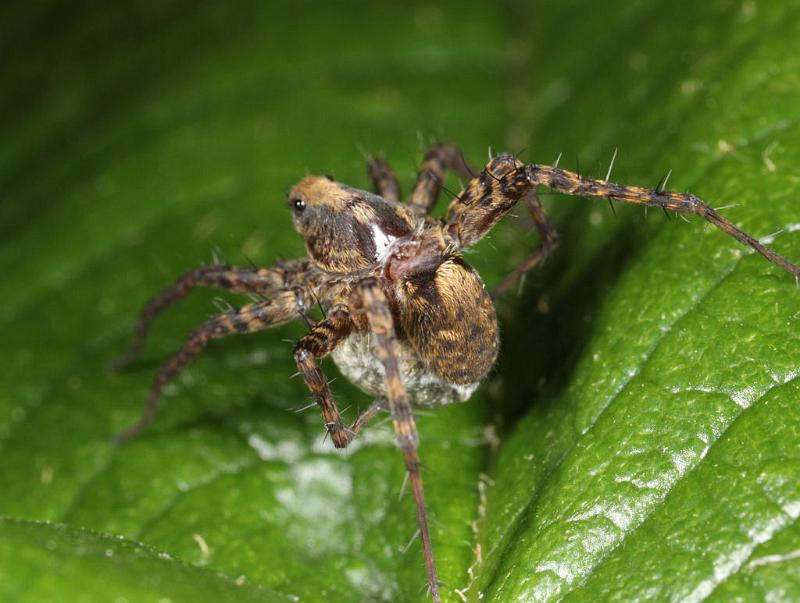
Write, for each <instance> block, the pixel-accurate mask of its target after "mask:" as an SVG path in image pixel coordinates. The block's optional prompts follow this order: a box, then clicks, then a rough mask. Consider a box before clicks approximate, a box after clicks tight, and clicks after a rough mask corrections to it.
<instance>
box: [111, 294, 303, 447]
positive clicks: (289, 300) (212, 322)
mask: <svg viewBox="0 0 800 603" xmlns="http://www.w3.org/2000/svg"><path fill="white" fill-rule="evenodd" d="M301 312H302V306H301V304H300V303H299V302H298V297H297V294H296V292H294V291H282V292H279V293H277V294H275V295H274V296H273V297H271V298H270V299H266V300H264V301H260V302H256V303H252V304H248V305H246V306H243V307H242V308H240V309H239V310H231V311H229V312H225V313H223V314H219V315H217V316H215V317H213V318H211V319H209V320H208V321H206V322H205V323H204V324H203V326H201V327H200V328H198V329H196V330H195V331H194V332H193V333H192V334H191V335H190V336H189V338H188V339H187V340H186V343H184V344H183V347H182V348H181V349H180V350H179V351H178V353H177V354H175V355H174V356H173V357H172V358H171V359H170V360H169V361H168V362H167V363H166V364H164V366H162V367H161V370H160V371H159V372H158V373H157V374H156V376H155V378H154V379H153V384H152V386H151V388H150V395H149V397H148V399H147V404H146V405H145V407H144V410H143V412H142V415H141V417H140V418H139V420H138V421H137V422H136V423H135V424H134V425H132V426H131V427H129V428H128V429H126V430H125V431H123V432H122V433H120V434H119V435H117V436H116V437H115V438H114V440H115V442H117V443H123V442H126V441H127V440H130V439H131V438H133V437H135V436H136V435H138V434H139V433H141V432H142V430H143V429H145V428H146V427H147V426H148V425H150V423H152V422H153V419H154V418H155V415H156V412H157V411H158V406H159V402H160V400H161V392H162V390H163V389H164V386H165V385H166V384H167V383H169V382H170V381H171V380H172V379H174V378H175V377H176V376H177V375H178V374H179V373H180V372H181V371H182V370H183V369H184V368H186V365H188V364H189V363H190V362H191V361H192V360H194V359H195V357H196V356H197V355H198V354H200V352H202V351H203V349H205V347H206V345H207V344H208V342H209V341H211V340H212V339H218V338H220V337H225V336H226V335H235V334H237V333H255V332H256V331H263V330H264V329H268V328H270V327H274V326H277V325H280V324H283V323H285V322H288V321H290V320H293V319H295V318H298V317H299V316H300V313H301Z"/></svg>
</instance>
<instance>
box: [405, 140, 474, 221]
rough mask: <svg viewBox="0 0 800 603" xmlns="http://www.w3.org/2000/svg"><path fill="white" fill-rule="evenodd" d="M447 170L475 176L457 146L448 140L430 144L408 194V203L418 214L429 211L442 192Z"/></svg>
mask: <svg viewBox="0 0 800 603" xmlns="http://www.w3.org/2000/svg"><path fill="white" fill-rule="evenodd" d="M447 170H455V171H456V172H457V173H459V174H461V175H462V176H463V177H464V178H470V179H471V178H473V177H474V176H475V172H474V171H473V170H472V168H470V166H469V164H468V163H467V162H466V160H465V159H464V155H463V153H462V152H461V149H459V148H458V146H456V145H454V144H452V143H449V142H441V143H439V144H436V145H434V146H432V147H431V148H430V149H429V150H428V152H427V153H425V158H424V159H423V161H422V167H420V170H419V173H418V174H417V181H416V182H415V183H414V187H413V188H412V189H411V193H409V195H408V204H409V205H410V206H411V208H412V209H414V210H415V211H417V212H418V213H420V214H428V213H430V211H431V210H432V209H433V207H434V205H436V201H437V199H438V198H439V194H440V193H441V192H442V186H443V184H444V179H445V177H446V175H447Z"/></svg>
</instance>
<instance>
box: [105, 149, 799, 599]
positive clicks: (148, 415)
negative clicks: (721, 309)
mask: <svg viewBox="0 0 800 603" xmlns="http://www.w3.org/2000/svg"><path fill="white" fill-rule="evenodd" d="M447 170H454V171H456V172H458V173H459V174H461V175H462V176H464V177H466V178H469V179H470V180H469V184H468V185H467V187H466V188H465V189H464V190H463V192H461V194H459V195H458V196H457V197H456V198H455V199H453V200H452V201H451V203H450V205H449V207H448V208H447V214H446V216H445V217H444V218H443V219H439V218H434V217H431V216H430V211H431V209H432V208H433V207H434V205H435V203H436V200H437V198H438V196H439V193H440V192H441V189H442V182H443V180H444V177H445V174H446V172H447ZM369 175H370V177H371V180H372V183H373V185H374V188H375V193H376V194H373V193H369V192H365V191H361V190H357V189H354V188H351V187H349V186H346V185H344V184H341V183H339V182H336V181H335V180H334V179H333V178H331V177H329V176H308V177H306V178H304V179H303V180H301V181H300V182H299V183H298V184H297V185H295V186H294V188H292V189H291V191H290V192H289V194H288V204H289V208H290V209H291V211H292V218H293V221H294V227H295V229H296V230H297V231H298V232H299V233H300V235H301V236H302V237H303V239H304V241H305V245H306V249H307V251H308V256H309V257H308V259H299V260H293V261H288V262H282V263H280V264H278V265H277V266H276V267H274V268H252V269H250V268H236V267H232V266H227V265H212V266H203V267H201V268H197V269H196V270H192V271H191V272H188V273H186V274H184V275H183V276H182V277H181V278H180V279H178V281H177V282H176V283H175V284H174V285H173V286H172V287H169V288H168V289H166V290H165V291H163V292H162V293H161V294H160V295H159V296H157V297H155V298H154V299H152V300H151V301H150V303H149V304H147V306H146V307H145V308H144V310H143V311H142V313H141V316H140V317H139V322H138V326H137V328H136V333H135V339H134V341H133V344H132V346H131V349H130V351H129V352H128V354H127V355H126V356H124V357H123V358H122V359H121V362H120V364H121V365H124V364H127V363H128V362H130V361H131V360H132V359H134V358H135V357H136V355H137V354H138V353H139V352H140V351H141V349H142V347H143V345H144V341H145V337H146V335H147V331H148V328H149V326H150V323H151V321H152V319H153V318H154V317H155V316H156V315H157V314H159V313H160V312H162V311H163V310H165V309H166V308H167V307H169V306H170V305H172V304H173V303H175V302H176V301H178V300H179V299H181V298H183V297H185V296H186V295H187V294H188V293H189V292H190V291H191V290H192V289H193V288H194V287H216V288H220V289H225V290H227V291H232V292H235V293H249V294H255V295H257V296H260V298H261V301H256V302H254V303H250V304H247V305H245V306H243V307H241V308H239V309H232V310H229V311H227V312H224V313H222V314H219V315H218V316H215V317H213V318H211V319H210V320H208V321H207V322H206V323H205V324H203V325H202V326H201V327H199V328H198V329H196V330H195V331H194V332H193V333H192V334H191V335H190V336H189V338H188V340H187V341H186V343H185V344H184V345H183V347H182V348H181V349H180V350H179V351H178V352H177V353H176V354H175V355H174V356H173V357H172V358H171V359H170V360H169V361H168V362H167V363H166V364H165V365H164V366H163V367H162V368H161V370H160V371H159V372H158V373H157V374H156V376H155V379H154V381H153V384H152V388H151V390H150V396H149V399H148V401H147V405H146V406H145V408H144V411H143V413H142V415H141V417H140V419H139V421H138V422H137V423H136V424H135V425H133V426H132V427H130V428H129V429H128V430H127V431H125V432H123V433H121V434H120V435H119V436H118V437H117V439H118V441H120V442H121V441H124V440H128V439H129V438H131V437H133V436H135V435H136V434H138V433H139V432H141V431H142V430H143V429H144V428H145V427H146V426H147V425H148V424H150V423H151V421H152V420H153V418H154V416H155V413H156V410H157V408H158V404H159V400H160V398H161V392H162V389H163V388H164V386H165V385H166V384H167V383H168V382H169V381H170V380H172V379H173V378H174V377H175V376H176V375H177V374H178V373H179V372H180V371H182V370H183V369H184V368H185V367H186V365H187V364H189V362H191V361H192V360H193V359H194V358H195V357H196V356H197V355H198V354H199V353H200V352H201V351H202V350H203V349H204V348H205V347H206V345H207V344H208V343H209V341H211V340H212V339H217V338H220V337H224V336H226V335H233V334H237V333H254V332H256V331H262V330H264V329H268V328H270V327H274V326H276V325H279V324H283V323H285V322H287V321H290V320H294V319H298V318H306V310H307V309H308V308H309V305H311V304H312V303H319V304H320V305H321V306H322V307H323V308H324V309H325V311H326V314H325V317H324V318H323V319H322V320H320V321H319V322H316V323H315V324H312V325H311V327H310V331H309V332H308V333H307V334H306V335H305V336H303V337H302V338H301V339H300V340H299V341H298V342H297V345H296V346H295V350H294V359H295V361H296V363H297V367H298V369H299V371H300V374H301V375H302V376H303V379H304V380H305V382H306V384H307V385H308V387H309V389H310V390H311V392H312V393H313V394H314V396H315V398H316V402H317V404H318V405H319V408H320V410H321V411H322V416H323V418H324V420H325V426H326V428H327V431H328V433H329V434H330V437H331V440H332V441H333V445H334V446H335V447H337V448H344V447H346V446H347V445H348V444H349V443H350V442H351V441H352V440H353V438H355V437H356V436H357V435H358V433H359V432H360V431H361V430H362V428H363V427H364V426H365V425H366V424H367V423H368V422H369V421H370V420H371V419H372V418H373V417H375V415H376V414H377V413H378V412H379V411H381V410H388V411H389V412H390V413H391V418H392V421H393V423H394V428H395V432H396V437H397V444H398V446H399V448H400V450H401V451H402V454H403V459H404V461H405V466H406V471H407V473H408V480H409V483H410V484H411V491H412V493H413V496H414V502H415V505H416V513H417V521H418V523H419V533H420V537H421V540H422V550H423V554H424V558H425V566H426V570H427V578H428V587H429V591H430V594H431V595H432V597H433V599H434V600H435V601H439V600H440V596H439V584H438V582H437V577H436V566H435V564H434V560H433V549H432V546H431V539H430V534H429V530H428V518H427V512H426V509H425V500H424V494H423V488H422V478H421V476H420V463H419V459H418V456H417V447H418V444H419V438H418V435H417V428H416V425H415V422H414V414H413V412H412V408H414V407H437V406H441V405H445V404H451V403H454V402H463V401H465V400H467V399H468V398H469V397H470V395H471V394H472V392H473V391H474V390H475V388H476V387H477V386H478V384H479V383H480V381H481V380H482V379H483V378H484V377H485V376H486V374H487V372H488V371H489V370H490V369H491V367H492V366H493V365H494V362H495V359H496V358H497V353H498V348H499V336H498V323H497V317H496V316H495V310H494V306H493V303H492V299H493V298H494V297H497V296H498V295H499V294H501V293H502V292H504V291H505V290H507V289H508V288H509V287H510V286H511V285H512V284H513V283H514V282H515V281H516V280H517V279H518V278H520V277H521V276H522V275H523V274H524V273H525V272H527V271H528V270H530V269H532V268H533V267H534V266H536V265H537V264H539V263H540V262H541V261H542V260H543V259H544V258H545V257H546V256H547V254H548V253H550V252H551V251H552V250H553V249H554V248H555V247H556V246H557V244H558V238H557V235H556V231H555V230H554V229H553V228H552V226H551V225H550V222H549V220H548V217H547V215H546V214H545V211H544V209H543V208H542V205H541V203H540V202H539V199H538V198H537V195H536V190H537V187H538V186H543V187H546V188H549V189H551V190H553V191H556V192H559V193H564V194H568V195H579V196H593V197H606V198H608V199H615V200H619V201H626V202H629V203H636V204H639V205H645V206H651V207H660V208H662V209H664V210H665V211H666V210H672V211H675V212H679V213H687V214H697V215H699V216H701V217H702V218H703V219H705V220H707V221H708V222H710V223H711V224H713V225H714V226H716V227H717V228H719V229H721V230H723V231H724V232H726V233H728V234H729V235H731V236H732V237H734V238H735V239H737V240H738V241H740V242H741V243H743V244H745V245H747V246H749V247H751V248H753V249H754V250H755V251H757V252H758V253H760V254H761V255H763V256H764V257H765V258H767V260H769V261H770V262H772V263H774V264H776V265H778V266H780V267H781V268H783V269H785V270H788V271H789V272H791V273H792V274H794V275H795V277H798V276H800V268H798V267H797V266H795V265H794V264H792V263H790V262H789V261H788V260H786V259H785V258H783V257H782V256H780V255H778V254H776V253H775V252H773V251H771V250H769V249H767V248H766V247H764V246H763V245H761V243H759V242H758V241H757V240H756V239H755V238H753V237H751V236H750V235H748V234H746V233H745V232H743V231H742V230H740V229H739V228H737V227H736V226H734V225H733V224H731V223H730V222H729V221H727V220H726V219H724V218H723V217H722V216H720V215H719V214H718V213H717V211H715V210H714V209H712V208H711V207H709V206H708V205H707V204H705V203H704V202H703V201H701V200H700V199H698V198H697V197H695V196H694V195H690V194H684V193H675V192H667V191H664V190H663V186H659V187H656V188H655V189H649V188H640V187H635V186H626V185H620V184H613V183H611V182H609V181H608V176H607V177H606V180H599V179H594V178H587V177H584V176H581V175H579V174H576V173H573V172H570V171H567V170H565V169H559V168H558V167H550V166H546V165H536V164H527V165H526V164H523V163H522V162H520V161H519V160H518V159H517V158H515V157H514V156H511V155H500V156H498V157H495V158H494V159H491V160H490V161H489V163H488V164H487V165H486V167H485V168H484V169H483V171H482V172H480V173H479V174H477V175H476V174H475V173H474V172H473V171H472V169H471V168H470V167H469V166H468V165H467V163H466V162H465V160H464V159H463V156H462V154H461V152H460V151H459V150H458V148H457V147H456V146H454V145H452V144H447V143H444V144H437V145H435V146H434V147H432V148H431V149H430V150H429V151H428V152H427V154H426V155H425V159H424V163H423V165H422V169H421V170H420V172H419V175H418V176H417V180H416V183H415V184H414V187H413V189H412V190H411V193H410V195H409V197H408V200H407V202H406V203H401V202H400V187H399V185H398V181H397V178H396V177H395V175H394V173H393V172H392V170H391V168H390V167H389V165H388V164H387V163H386V162H384V161H382V160H379V159H371V160H370V162H369ZM519 201H521V202H522V203H523V204H524V206H525V208H526V209H527V211H528V212H529V213H530V215H531V217H532V219H533V222H534V225H535V227H536V230H537V232H538V235H539V243H538V245H537V246H536V247H535V248H534V249H533V251H532V252H531V253H530V255H528V256H527V258H526V259H525V260H524V261H523V262H522V263H521V264H520V265H519V266H517V267H516V268H515V269H514V270H513V271H512V272H511V273H510V274H509V275H508V276H507V277H506V278H505V279H504V280H503V281H502V282H501V283H500V285H499V286H498V287H497V288H496V289H495V291H494V292H493V293H492V295H490V294H489V293H487V291H486V288H485V286H484V284H483V282H482V281H481V278H480V276H479V275H478V273H477V272H476V271H475V270H474V269H473V268H472V267H470V265H469V264H467V262H466V261H465V260H464V258H463V257H462V255H461V252H462V250H463V249H465V248H467V247H470V246H472V245H474V244H475V243H477V242H478V241H479V240H480V239H481V238H482V237H483V236H485V235H486V234H487V233H488V232H489V231H490V230H491V229H492V228H493V227H494V225H495V224H497V222H498V221H499V220H500V219H501V218H502V217H503V216H504V215H505V214H506V213H508V211H509V210H510V209H511V208H512V207H514V206H515V205H516V204H517V202H519ZM328 354H330V355H331V356H333V359H334V362H335V363H336V365H337V366H338V367H339V370H340V371H341V372H342V373H343V374H344V375H345V376H346V377H347V378H348V379H349V380H350V381H352V382H353V383H354V384H355V385H357V386H358V387H360V388H361V389H362V390H363V391H365V392H366V393H368V394H370V395H371V396H374V397H375V401H374V402H373V403H372V405H371V406H369V407H368V408H367V409H366V410H365V411H364V412H362V413H361V414H359V415H358V417H357V418H356V419H355V422H354V423H352V424H351V425H350V426H349V427H348V426H345V424H344V423H343V422H342V419H341V416H340V415H339V410H338V408H337V406H336V403H335V402H334V400H333V397H332V395H331V392H330V390H329V388H328V383H327V380H326V378H325V375H324V374H323V372H322V370H321V369H320V368H319V366H318V363H317V361H318V360H319V359H321V358H323V357H325V356H327V355H328Z"/></svg>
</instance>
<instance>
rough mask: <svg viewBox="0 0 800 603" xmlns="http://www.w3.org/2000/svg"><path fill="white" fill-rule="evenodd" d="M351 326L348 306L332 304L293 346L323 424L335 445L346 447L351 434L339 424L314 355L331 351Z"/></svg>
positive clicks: (337, 414) (337, 411) (317, 356)
mask: <svg viewBox="0 0 800 603" xmlns="http://www.w3.org/2000/svg"><path fill="white" fill-rule="evenodd" d="M352 328H353V322H352V320H351V319H350V313H349V312H348V310H347V308H346V307H345V306H342V305H339V306H334V307H333V308H331V310H330V311H329V312H328V316H327V317H326V318H325V319H323V320H321V321H319V322H318V323H317V324H316V325H314V326H313V327H312V329H311V330H310V331H309V332H308V333H306V334H305V335H303V337H301V338H300V341H298V342H297V346H296V347H295V350H294V360H295V362H296V363H297V368H298V370H299V371H300V374H301V375H302V376H303V380H304V381H305V382H306V385H308V389H310V390H311V393H312V394H314V397H315V398H316V400H317V404H318V405H319V407H320V410H321V411H322V417H323V418H324V419H325V426H326V427H327V428H328V433H330V435H331V439H332V440H333V445H334V446H336V448H345V447H346V446H347V445H348V444H349V443H350V440H351V439H352V437H351V436H349V435H348V433H347V430H346V429H345V427H344V425H343V424H342V418H341V416H340V415H339V409H338V408H337V407H336V402H334V400H333V396H332V395H331V390H330V388H329V387H328V381H327V379H326V378H325V374H324V373H323V372H322V369H320V368H319V365H318V364H317V358H323V357H324V356H327V355H328V354H330V353H331V352H332V351H333V350H334V348H335V347H336V346H337V345H338V344H339V343H340V342H341V341H343V340H344V339H345V338H346V337H347V336H348V335H349V334H350V331H351V330H352ZM359 429H361V426H359Z"/></svg>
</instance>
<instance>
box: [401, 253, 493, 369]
mask: <svg viewBox="0 0 800 603" xmlns="http://www.w3.org/2000/svg"><path fill="white" fill-rule="evenodd" d="M398 293H399V294H398V296H397V297H398V302H399V304H398V306H399V321H400V326H401V329H402V331H403V333H404V334H405V336H406V337H407V338H408V339H409V340H410V343H411V345H412V346H413V347H414V349H415V350H416V351H417V354H418V355H419V356H420V358H421V359H422V361H423V362H424V363H425V365H426V366H427V367H428V368H429V369H430V370H431V371H432V372H433V373H435V374H436V375H438V376H439V377H440V378H442V379H444V380H446V381H449V382H450V383H454V384H468V383H474V382H476V381H480V380H481V379H483V377H484V376H486V373H488V372H489V370H490V369H491V368H492V366H494V363H495V360H496V359H497V353H498V350H499V346H500V339H499V330H498V326H497V316H496V315H495V311H494V306H493V305H492V300H491V298H490V297H489V294H488V293H487V292H486V289H485V287H484V285H483V281H481V278H480V276H478V273H477V272H476V271H475V270H474V269H473V268H472V267H471V266H470V265H469V264H467V263H466V262H465V261H464V259H463V258H461V257H460V256H451V257H449V258H447V259H445V260H444V261H443V262H441V263H440V264H439V265H438V266H437V267H436V268H435V269H434V270H431V271H429V272H420V273H417V274H415V275H413V276H411V277H409V278H408V279H407V280H406V281H405V282H403V283H401V284H400V285H399V286H398Z"/></svg>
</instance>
